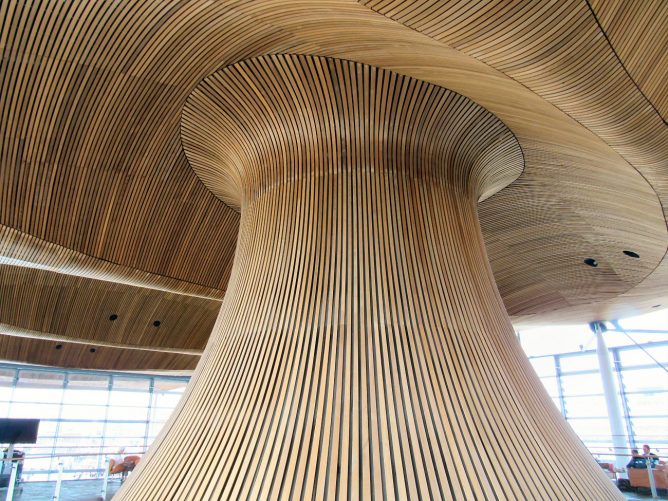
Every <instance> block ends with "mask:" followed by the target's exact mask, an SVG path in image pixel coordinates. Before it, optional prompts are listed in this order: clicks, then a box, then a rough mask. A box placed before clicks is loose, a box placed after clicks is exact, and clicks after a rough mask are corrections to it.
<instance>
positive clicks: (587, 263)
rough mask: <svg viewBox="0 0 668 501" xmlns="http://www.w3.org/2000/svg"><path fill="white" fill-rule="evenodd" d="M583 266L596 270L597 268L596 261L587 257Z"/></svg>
mask: <svg viewBox="0 0 668 501" xmlns="http://www.w3.org/2000/svg"><path fill="white" fill-rule="evenodd" d="M584 264H586V265H587V266H591V267H592V268H596V267H597V266H598V261H596V259H594V258H593V257H588V258H586V259H585V260H584Z"/></svg>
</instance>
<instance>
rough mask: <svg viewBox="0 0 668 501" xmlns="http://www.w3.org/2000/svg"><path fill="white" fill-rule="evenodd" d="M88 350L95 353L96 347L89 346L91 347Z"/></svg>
mask: <svg viewBox="0 0 668 501" xmlns="http://www.w3.org/2000/svg"><path fill="white" fill-rule="evenodd" d="M88 351H90V352H91V353H95V352H96V351H97V348H91V349H90V350H88Z"/></svg>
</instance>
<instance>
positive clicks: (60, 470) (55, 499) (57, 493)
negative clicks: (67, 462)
mask: <svg viewBox="0 0 668 501" xmlns="http://www.w3.org/2000/svg"><path fill="white" fill-rule="evenodd" d="M62 482H63V460H62V458H61V460H60V461H58V478H57V479H56V490H55V491H53V498H52V501H58V500H59V499H60V487H61V485H62Z"/></svg>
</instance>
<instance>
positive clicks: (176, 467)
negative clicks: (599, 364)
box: [118, 167, 619, 500]
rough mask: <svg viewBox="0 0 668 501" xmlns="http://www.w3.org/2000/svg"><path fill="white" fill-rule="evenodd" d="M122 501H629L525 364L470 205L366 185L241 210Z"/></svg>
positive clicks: (285, 189)
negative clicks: (168, 401)
mask: <svg viewBox="0 0 668 501" xmlns="http://www.w3.org/2000/svg"><path fill="white" fill-rule="evenodd" d="M118 496H119V498H120V499H137V500H139V499H141V500H146V499H179V500H185V499H192V500H201V499H272V498H285V499H288V498H293V499H324V498H326V497H327V498H330V499H370V498H373V497H376V498H395V499H420V498H421V497H422V498H425V499H426V498H436V499H458V500H460V499H560V500H561V499H616V498H618V497H619V496H618V493H616V492H615V489H614V488H613V486H612V485H611V484H610V482H609V480H608V479H607V478H606V477H605V476H604V475H603V473H602V472H601V471H600V468H598V466H597V465H596V464H595V463H594V462H593V461H592V459H591V457H590V456H589V454H588V452H587V451H586V449H585V448H584V447H583V446H582V444H581V443H580V442H579V440H578V439H577V438H576V437H575V435H574V434H573V432H572V431H571V430H570V428H569V427H568V426H567V425H566V423H565V422H564V420H563V419H562V418H561V416H560V415H559V413H558V412H557V410H556V408H555V407H554V405H553V403H552V402H551V400H550V398H549V397H548V396H547V394H546V393H545V390H544V389H543V387H542V384H541V383H540V381H539V380H538V378H537V377H536V376H535V374H534V372H533V370H532V368H531V367H530V365H529V363H528V360H527V359H526V357H525V355H524V354H523V352H522V350H521V348H520V346H519V344H518V342H517V340H516V338H515V336H514V334H513V330H512V327H511V325H510V324H509V321H508V318H507V316H506V314H505V311H504V308H503V305H502V303H501V300H500V298H499V296H498V293H497V291H496V288H495V285H494V282H493V277H492V275H491V273H490V270H489V267H488V265H487V262H486V258H485V252H484V246H483V242H482V238H481V234H480V231H479V229H478V225H477V222H476V215H475V201H474V200H473V199H471V198H470V197H466V196H465V195H463V194H461V193H457V192H455V191H453V190H452V189H451V188H449V187H448V186H446V185H444V184H443V183H442V182H440V181H439V180H437V179H428V180H421V179H411V178H409V177H407V176H405V175H402V174H400V173H396V172H390V171H385V172H378V171H373V170H372V169H370V168H367V167H361V168H355V169H349V170H347V171H345V172H339V173H336V174H332V175H327V176H317V177H312V178H306V179H302V180H299V181H295V182H289V183H282V184H280V185H278V186H275V187H273V188H272V189H269V190H267V191H266V192H265V193H263V194H262V195H261V196H260V197H258V199H257V200H255V201H254V202H253V203H250V204H248V206H246V207H244V208H243V211H242V223H241V233H240V236H239V248H238V250H237V257H236V263H235V269H234V273H233V279H232V284H231V287H230V289H229V292H228V295H227V297H226V299H225V302H224V306H223V309H222V311H221V313H220V317H219V319H218V323H217V325H216V327H215V329H214V333H213V335H212V339H211V342H210V345H209V347H208V348H207V352H206V354H205V356H204V357H203V360H202V361H201V363H200V366H199V368H198V370H197V373H196V374H195V376H194V377H193V382H192V384H191V386H190V388H189V391H188V392H187V394H186V395H185V396H184V398H183V403H182V404H181V406H180V407H179V408H178V410H177V411H176V412H175V416H174V417H173V418H172V420H171V421H170V422H169V424H168V425H167V426H166V427H165V430H164V432H163V433H162V435H161V437H160V438H159V439H158V440H157V442H156V443H155V444H154V446H153V447H152V450H151V453H150V454H149V455H148V457H147V459H146V461H144V462H143V463H142V466H141V469H140V471H138V472H137V473H135V474H134V475H133V477H132V478H131V479H130V481H129V482H128V485H127V486H126V487H124V488H123V490H122V491H121V492H120V493H119V495H118Z"/></svg>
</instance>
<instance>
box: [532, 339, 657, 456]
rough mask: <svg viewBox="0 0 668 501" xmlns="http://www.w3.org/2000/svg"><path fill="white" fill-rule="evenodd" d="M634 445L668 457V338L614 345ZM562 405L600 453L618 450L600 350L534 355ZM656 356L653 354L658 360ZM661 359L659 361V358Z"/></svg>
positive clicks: (543, 378)
mask: <svg viewBox="0 0 668 501" xmlns="http://www.w3.org/2000/svg"><path fill="white" fill-rule="evenodd" d="M609 352H610V355H611V359H612V361H613V366H614V370H615V377H616V382H615V383H616V386H617V392H618V394H619V397H620V398H619V400H620V403H621V406H622V412H623V416H624V422H625V427H626V433H627V436H628V439H629V447H635V448H638V449H642V445H643V444H650V445H651V447H652V450H653V451H655V452H656V453H657V454H659V456H662V457H663V459H666V458H668V372H666V370H665V369H664V367H668V341H663V342H651V343H644V344H639V345H629V346H617V347H612V348H609ZM529 359H530V360H531V363H532V365H533V367H534V369H535V370H536V373H537V374H538V376H539V377H540V379H541V381H542V382H543V384H544V385H545V387H546V388H547V391H548V393H549V394H550V396H551V397H552V400H553V401H554V403H555V405H556V406H557V408H558V409H559V410H560V411H561V413H562V414H563V415H564V417H565V418H566V420H567V421H568V422H569V423H570V425H571V426H572V427H573V429H574V430H575V432H576V433H577V434H578V435H579V436H580V438H581V439H582V441H583V442H584V443H585V445H586V446H587V447H588V448H589V450H590V451H591V452H592V454H594V455H595V456H597V457H599V458H600V459H602V460H612V459H613V456H612V454H613V453H614V452H618V453H621V454H623V455H628V453H629V451H628V449H626V450H624V451H614V449H613V444H612V437H611V432H610V424H609V421H608V411H607V407H606V402H605V397H604V395H603V385H602V382H601V375H600V374H599V369H598V359H597V356H596V351H594V350H587V351H580V352H572V353H561V354H555V355H543V356H537V357H530V358H529ZM653 359H654V360H653ZM657 362H658V363H657ZM662 366H663V367H662Z"/></svg>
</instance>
